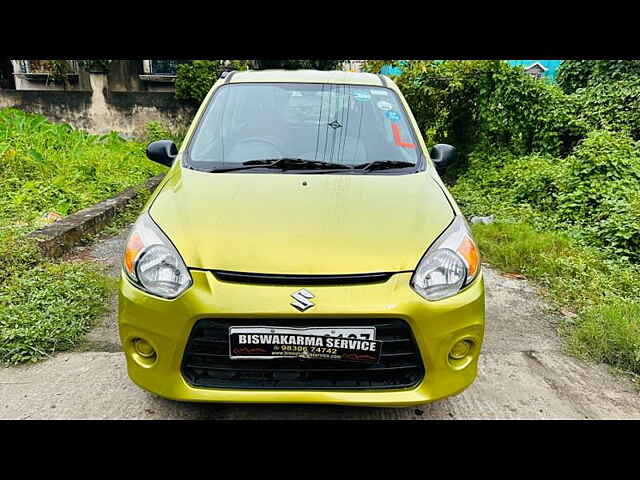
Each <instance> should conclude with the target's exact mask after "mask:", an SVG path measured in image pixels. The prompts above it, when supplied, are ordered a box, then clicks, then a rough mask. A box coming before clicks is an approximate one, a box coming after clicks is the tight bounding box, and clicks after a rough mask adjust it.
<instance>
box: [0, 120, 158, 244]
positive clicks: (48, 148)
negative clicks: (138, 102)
mask: <svg viewBox="0 0 640 480" xmlns="http://www.w3.org/2000/svg"><path fill="white" fill-rule="evenodd" d="M157 130H158V127H157V126H156V127H154V129H153V130H152V131H151V132H150V133H152V134H153V135H154V136H155V135H157V134H158V132H157ZM145 145H146V144H145V143H143V142H136V141H127V140H124V139H122V138H120V137H119V136H118V135H116V134H115V133H111V134H108V135H90V134H88V133H86V132H83V131H81V130H74V129H73V128H71V127H70V126H69V125H66V124H55V123H51V122H48V121H47V120H46V119H45V118H44V117H42V116H40V115H34V114H28V113H24V112H21V111H19V110H15V109H9V108H7V109H0V161H1V162H2V169H0V229H3V230H5V231H6V230H7V229H10V228H12V229H17V230H18V231H19V232H24V231H28V230H30V229H35V228H38V227H40V226H42V225H44V222H43V221H41V220H40V218H41V217H42V215H44V214H46V213H47V212H50V211H54V212H57V213H59V214H61V215H63V216H64V215H68V214H70V213H73V212H76V211H78V210H80V209H82V208H85V207H88V206H90V205H93V204H94V203H97V202H99V201H101V200H104V199H106V198H109V197H111V196H113V195H115V194H116V193H118V192H121V191H122V190H124V189H126V188H128V187H131V186H134V185H137V184H140V183H142V182H144V181H145V180H146V179H147V178H149V177H151V176H153V175H157V174H158V173H161V172H163V171H166V168H165V167H163V166H161V165H158V164H156V163H153V162H151V161H149V160H147V159H146V157H145V155H144V149H145Z"/></svg>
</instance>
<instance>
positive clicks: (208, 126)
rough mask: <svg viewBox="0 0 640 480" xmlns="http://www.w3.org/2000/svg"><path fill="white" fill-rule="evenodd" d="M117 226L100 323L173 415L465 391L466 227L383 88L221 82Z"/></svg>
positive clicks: (450, 154)
mask: <svg viewBox="0 0 640 480" xmlns="http://www.w3.org/2000/svg"><path fill="white" fill-rule="evenodd" d="M147 155H148V156H149V158H150V159H152V160H154V161H157V162H160V163H162V164H165V165H169V166H170V167H171V168H170V170H169V172H168V173H167V175H166V177H165V178H164V179H163V181H162V183H161V184H160V185H159V186H158V188H157V190H156V191H155V192H154V194H153V195H152V196H151V198H150V199H149V202H148V203H147V205H146V206H145V208H144V211H143V213H142V214H141V215H140V217H139V218H138V220H137V222H136V223H135V225H134V227H133V229H132V231H131V233H130V236H129V239H128V241H127V244H126V249H125V253H124V259H123V269H122V276H121V282H120V298H119V300H120V303H119V328H120V338H121V341H122V345H123V348H124V352H125V355H126V360H127V368H128V373H129V376H130V377H131V379H132V380H133V381H134V382H135V383H136V384H137V385H139V386H140V387H142V388H143V389H145V390H148V391H150V392H153V393H155V394H157V395H160V396H162V397H166V398H170V399H174V400H180V401H189V402H243V403H249V402H251V403H332V404H343V405H369V406H407V405H418V404H424V403H428V402H431V401H434V400H438V399H441V398H444V397H447V396H450V395H454V394H456V393H458V392H461V391H462V390H464V389H465V388H467V387H468V386H469V385H470V384H471V383H472V382H473V381H474V379H475V377H476V372H477V365H478V355H479V353H480V349H481V344H482V340H483V334H484V284H483V277H482V271H481V267H480V258H479V254H478V249H477V247H476V244H475V242H474V239H473V237H472V235H471V232H470V229H469V226H468V224H467V222H466V221H465V219H464V217H463V215H462V214H461V212H460V210H459V208H458V206H457V205H456V203H455V201H454V200H453V198H452V197H451V195H450V194H449V192H448V191H447V189H446V188H445V186H444V184H443V183H442V181H441V179H440V177H439V175H438V173H437V171H436V167H437V168H438V169H440V168H442V167H443V166H444V165H445V164H447V163H448V162H451V161H453V160H455V156H456V154H455V149H454V148H453V147H450V146H448V145H436V146H435V147H434V148H433V149H432V150H431V152H429V151H428V149H427V147H426V145H425V143H424V140H423V138H422V136H421V134H420V130H419V128H418V126H417V124H416V122H415V119H414V118H413V115H412V114H411V111H410V109H409V106H408V105H407V102H406V101H405V99H404V97H403V96H402V94H401V93H400V91H399V89H398V88H397V86H396V85H395V84H394V83H393V82H392V81H391V80H390V79H389V78H387V77H385V76H382V75H374V74H369V73H352V72H337V71H334V72H320V71H310V70H299V71H284V70H264V71H243V72H230V73H228V74H226V75H225V76H223V77H222V78H220V79H219V80H218V81H217V82H216V83H215V85H214V86H213V87H212V89H211V91H210V92H209V94H208V96H207V98H206V99H205V100H204V102H203V103H202V105H201V107H200V109H199V111H198V112H197V114H196V116H195V118H194V120H193V123H192V125H191V127H190V129H189V131H188V133H187V135H186V137H185V139H184V142H183V144H182V146H181V148H180V150H179V151H178V149H177V148H176V146H175V145H174V144H173V143H172V142H171V141H168V140H161V141H159V142H154V143H152V144H150V145H149V147H148V149H147Z"/></svg>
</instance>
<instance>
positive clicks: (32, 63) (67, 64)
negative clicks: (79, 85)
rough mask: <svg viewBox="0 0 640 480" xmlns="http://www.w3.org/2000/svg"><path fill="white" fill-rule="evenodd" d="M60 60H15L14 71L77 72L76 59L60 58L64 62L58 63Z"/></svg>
mask: <svg viewBox="0 0 640 480" xmlns="http://www.w3.org/2000/svg"><path fill="white" fill-rule="evenodd" d="M59 61H60V60H16V61H15V63H16V67H17V69H16V72H15V73H22V74H25V75H27V74H28V75H52V74H56V73H58V72H64V73H65V74H66V75H77V74H78V62H77V61H76V60H62V62H64V64H58V63H57V62H59Z"/></svg>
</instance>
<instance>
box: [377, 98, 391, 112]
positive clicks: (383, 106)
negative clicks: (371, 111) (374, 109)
mask: <svg viewBox="0 0 640 480" xmlns="http://www.w3.org/2000/svg"><path fill="white" fill-rule="evenodd" d="M378 108H379V109H380V110H391V109H392V108H393V105H391V104H390V103H389V102H387V101H385V100H380V101H379V102H378Z"/></svg>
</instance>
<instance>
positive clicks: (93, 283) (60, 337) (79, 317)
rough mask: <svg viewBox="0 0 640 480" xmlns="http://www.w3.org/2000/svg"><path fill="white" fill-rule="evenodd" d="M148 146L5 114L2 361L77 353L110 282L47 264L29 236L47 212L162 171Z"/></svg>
mask: <svg viewBox="0 0 640 480" xmlns="http://www.w3.org/2000/svg"><path fill="white" fill-rule="evenodd" d="M153 128H154V127H152V129H153ZM144 148H145V145H144V144H143V143H139V142H135V141H125V140H123V139H121V138H120V137H119V136H118V135H116V134H114V133H112V134H109V135H102V136H97V135H89V134H87V133H85V132H82V131H79V130H74V129H73V128H71V127H70V126H69V125H64V124H62V125H56V124H53V123H50V122H48V121H47V120H46V119H45V118H44V117H42V116H40V115H33V114H27V113H24V112H21V111H18V110H14V109H2V110H0V159H1V161H2V169H0V194H1V195H0V363H3V364H16V363H21V362H26V361H36V360H38V359H41V358H43V357H46V356H47V355H49V354H51V353H53V352H56V351H61V350H67V349H69V348H72V347H73V346H74V345H75V344H76V343H77V342H78V341H79V339H80V338H81V337H82V335H83V334H84V333H85V332H86V331H87V330H88V329H89V328H90V326H91V324H92V322H93V321H94V320H95V319H96V318H97V316H98V315H99V314H100V313H101V312H102V311H103V310H104V307H105V304H106V301H107V298H108V295H109V291H110V288H111V287H110V283H111V281H109V280H108V279H106V277H105V276H104V275H103V274H102V272H101V271H100V269H99V268H98V267H97V266H96V265H94V264H92V263H90V262H60V263H57V262H52V261H50V260H46V259H44V258H42V257H41V255H40V252H39V249H38V247H37V245H36V244H35V243H34V242H33V241H31V240H28V239H27V238H25V236H24V235H25V234H26V233H27V232H29V231H32V230H34V229H36V228H38V227H40V226H43V225H44V222H43V221H42V220H41V219H40V217H41V215H42V214H43V213H46V212H48V211H52V210H53V211H56V212H59V213H61V214H69V213H73V212H75V211H77V210H79V209H81V208H84V207H87V206H89V205H92V204H94V203H96V202H99V201H101V200H104V199H105V198H108V197H110V196H112V195H114V194H115V193H118V192H120V191H121V190H124V189H125V188H127V187H130V186H133V185H137V184H140V183H142V182H143V181H144V180H146V179H147V178H148V177H150V176H152V175H154V174H157V173H159V172H161V171H163V170H165V168H164V167H161V166H159V165H156V164H154V163H153V162H150V161H149V160H147V159H146V158H145V155H144ZM140 201H143V199H142V198H141V199H140ZM138 207H140V205H138ZM126 215H129V213H128V212H127V214H126ZM127 218H130V215H129V217H127ZM122 219H125V215H124V214H123V215H122Z"/></svg>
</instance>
